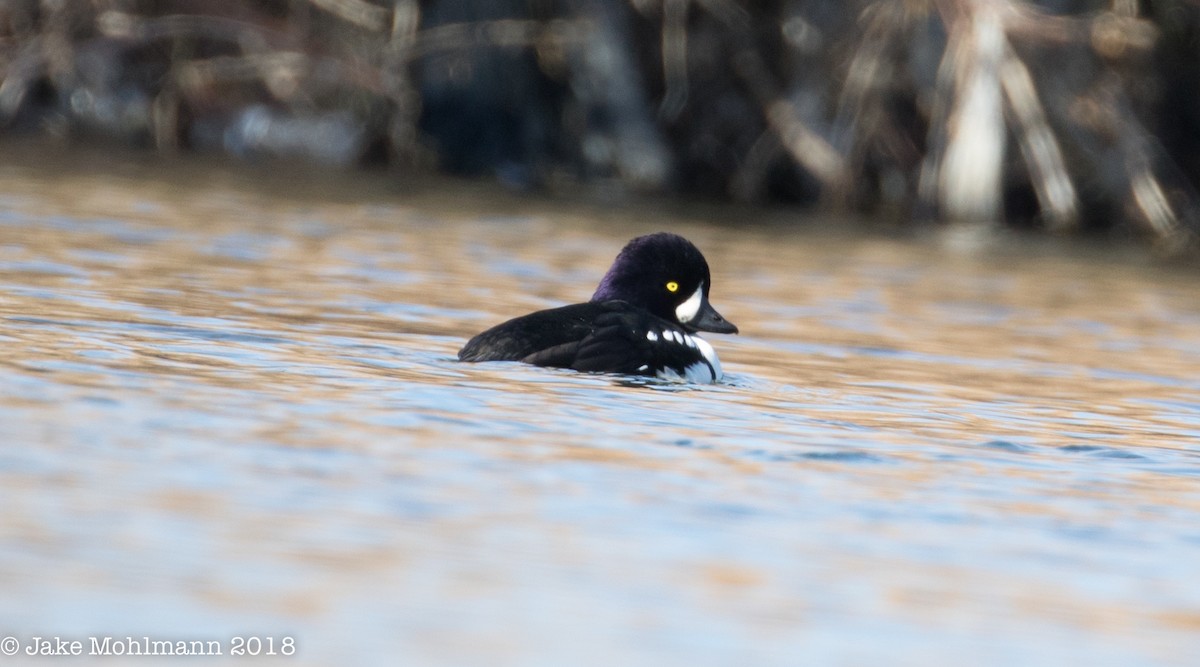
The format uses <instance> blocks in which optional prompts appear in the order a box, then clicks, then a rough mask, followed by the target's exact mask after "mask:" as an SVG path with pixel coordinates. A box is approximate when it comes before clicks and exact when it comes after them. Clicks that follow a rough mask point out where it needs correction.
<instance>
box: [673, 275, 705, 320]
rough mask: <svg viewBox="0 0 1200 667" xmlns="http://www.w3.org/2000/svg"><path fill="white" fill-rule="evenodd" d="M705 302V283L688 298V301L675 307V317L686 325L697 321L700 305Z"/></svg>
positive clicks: (698, 286)
mask: <svg viewBox="0 0 1200 667" xmlns="http://www.w3.org/2000/svg"><path fill="white" fill-rule="evenodd" d="M702 301H704V283H700V284H699V285H697V286H696V291H695V292H692V295H691V296H689V297H688V298H687V301H684V302H683V303H681V304H679V305H678V306H676V307H675V317H676V318H677V319H678V320H679V321H680V322H683V323H684V324H687V323H688V322H691V321H692V320H694V319H696V315H698V314H700V303H701V302H702Z"/></svg>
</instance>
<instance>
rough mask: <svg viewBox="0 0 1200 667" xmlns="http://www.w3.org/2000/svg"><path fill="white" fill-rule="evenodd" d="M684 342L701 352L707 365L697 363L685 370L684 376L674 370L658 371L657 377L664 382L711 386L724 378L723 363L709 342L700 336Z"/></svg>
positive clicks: (685, 338) (665, 333) (700, 362)
mask: <svg viewBox="0 0 1200 667" xmlns="http://www.w3.org/2000/svg"><path fill="white" fill-rule="evenodd" d="M666 335H667V332H663V336H664V337H666ZM684 340H685V341H686V342H687V344H688V345H689V346H690V347H693V348H695V349H697V350H699V352H700V354H701V355H702V356H703V357H704V359H705V360H706V361H707V363H705V362H704V361H697V362H696V363H694V364H692V365H690V366H688V367H687V368H685V369H683V373H682V374H681V373H678V372H676V371H675V370H674V369H672V368H664V369H662V370H660V371H658V373H657V375H658V377H659V378H661V379H663V380H683V381H686V382H694V383H696V384H709V383H712V382H717V381H719V380H720V379H721V378H722V377H724V373H723V372H722V371H721V361H720V360H719V359H717V352H716V350H714V349H713V347H712V345H709V344H708V341H706V340H704V339H703V338H700V337H698V336H685V337H684ZM710 367H711V368H710Z"/></svg>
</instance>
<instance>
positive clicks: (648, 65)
mask: <svg viewBox="0 0 1200 667" xmlns="http://www.w3.org/2000/svg"><path fill="white" fill-rule="evenodd" d="M1198 36H1200V5H1198V4H1197V3H1195V2H1193V1H1183V0H1168V1H1162V2H1159V1H1153V2H1152V1H1146V2H1137V1H1136V0H1106V1H1099V0H1092V1H1089V0H1074V1H1072V0H1044V1H1040V2H1020V1H1017V0H878V1H871V0H764V1H761V2H749V1H746V0H420V1H418V0H0V62H2V63H3V69H2V70H0V71H2V72H3V81H2V83H0V123H2V125H0V127H3V131H4V133H5V134H6V135H9V136H15V135H37V136H48V137H53V138H56V139H58V140H60V141H65V142H74V141H80V140H87V141H97V140H99V141H108V142H120V143H124V144H131V145H135V146H141V147H146V148H147V149H154V150H158V151H205V152H221V153H225V154H229V155H233V156H238V157H244V158H260V157H262V158H283V159H297V158H300V159H306V160H310V161H315V162H318V163H324V164H329V165H336V166H345V167H359V166H368V165H398V166H401V167H402V168H404V169H416V170H442V171H446V172H451V173H456V174H465V175H472V176H482V177H486V178H492V179H496V180H498V181H500V182H502V183H504V184H505V185H507V186H509V187H512V188H516V189H542V188H548V189H554V188H562V187H565V186H574V185H578V184H583V185H585V186H588V187H600V188H602V189H604V191H606V192H608V191H631V192H652V193H666V194H668V195H681V196H688V197H693V198H694V197H696V196H700V197H704V198H711V199H713V200H734V201H744V202H782V203H789V204H796V205H801V206H806V207H821V208H823V209H825V210H833V211H840V212H847V213H855V214H863V215H868V216H875V217H880V218H886V219H889V220H894V221H900V222H903V223H910V222H923V221H935V220H953V221H980V222H985V223H992V222H997V221H999V222H1002V223H1003V224H1006V225H1010V226H1014V227H1019V228H1033V229H1045V230H1048V231H1053V232H1058V233H1074V234H1079V235H1081V236H1082V235H1085V234H1087V235H1097V234H1099V235H1117V236H1120V237H1122V238H1141V239H1145V240H1147V241H1149V242H1152V243H1154V244H1156V245H1157V246H1158V247H1160V248H1162V249H1164V250H1166V251H1168V252H1184V251H1187V250H1188V249H1194V248H1195V245H1196V244H1195V241H1194V239H1195V238H1196V236H1197V233H1198V232H1200V222H1198V216H1197V209H1196V206H1197V201H1198V200H1197V197H1196V194H1195V186H1196V183H1197V179H1198V178H1200V152H1198V151H1197V146H1196V144H1197V142H1198V141H1200V81H1198V79H1200V62H1198V61H1200V39H1198ZM832 219H836V216H835V217H834V218H832Z"/></svg>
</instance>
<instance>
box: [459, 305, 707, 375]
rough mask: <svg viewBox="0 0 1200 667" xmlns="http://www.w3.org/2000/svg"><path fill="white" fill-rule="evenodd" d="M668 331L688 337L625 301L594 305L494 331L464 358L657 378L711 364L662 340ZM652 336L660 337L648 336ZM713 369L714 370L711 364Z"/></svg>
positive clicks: (529, 317) (542, 314) (466, 349)
mask: <svg viewBox="0 0 1200 667" xmlns="http://www.w3.org/2000/svg"><path fill="white" fill-rule="evenodd" d="M665 331H673V332H676V333H677V334H678V336H679V337H680V338H679V339H680V340H683V339H685V337H686V332H685V331H684V330H683V329H682V328H680V327H679V326H677V325H675V324H672V323H670V322H668V321H666V320H664V319H662V318H660V317H657V316H655V315H653V314H651V313H649V312H647V311H646V310H644V309H641V308H636V307H634V306H632V305H630V304H629V303H627V302H625V301H617V300H614V301H599V302H597V301H591V302H588V303H580V304H575V305H572V306H563V307H562V308H552V309H550V310H542V311H538V312H536V313H531V314H529V315H524V316H522V317H518V318H515V319H512V320H509V321H507V322H505V323H503V324H500V325H497V326H495V327H492V328H491V329H488V330H487V331H484V332H483V333H481V334H479V335H478V336H475V337H474V338H472V339H471V340H470V341H468V342H467V344H466V345H465V346H464V347H463V349H462V350H461V351H459V353H458V358H459V359H460V360H462V361H523V362H525V363H527V364H535V365H537V366H552V367H555V368H571V369H574V370H577V371H585V372H603V373H624V374H630V375H654V374H655V373H656V372H658V371H660V370H662V369H664V368H670V369H674V370H676V371H677V372H682V369H686V368H687V367H689V366H691V365H693V364H697V363H701V364H704V363H708V362H706V361H705V360H704V356H703V355H702V354H701V353H700V352H699V351H698V350H697V349H696V348H695V347H689V346H688V345H687V344H682V343H680V344H668V343H665V342H662V341H665V340H666V339H665V337H664V336H663V335H662V334H663V332H665ZM650 332H654V334H653V336H651V337H648V336H647V334H648V333H650ZM656 343H658V344H656ZM708 368H709V370H710V371H712V366H711V364H709V366H708ZM712 372H713V373H714V375H715V371H712Z"/></svg>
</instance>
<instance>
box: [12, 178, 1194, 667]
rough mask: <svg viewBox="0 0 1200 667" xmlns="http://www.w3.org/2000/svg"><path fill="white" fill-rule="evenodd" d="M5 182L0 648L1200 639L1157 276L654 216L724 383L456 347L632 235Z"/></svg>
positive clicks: (1189, 387) (914, 655)
mask: <svg viewBox="0 0 1200 667" xmlns="http://www.w3.org/2000/svg"><path fill="white" fill-rule="evenodd" d="M23 174H24V172H20V173H15V174H14V173H9V174H8V180H7V181H5V182H6V183H7V184H8V185H7V187H8V188H9V190H10V192H7V193H5V192H0V197H3V199H4V201H6V202H8V206H9V210H8V211H7V212H6V213H5V214H4V215H3V216H0V222H2V223H3V226H4V229H5V235H6V238H5V240H4V241H3V244H2V247H0V284H2V285H3V289H2V290H0V294H2V295H3V296H2V297H0V320H2V322H3V326H2V327H0V337H2V338H3V346H2V351H0V359H3V365H4V375H3V379H0V442H2V443H3V445H2V446H0V503H2V504H3V507H4V508H5V512H4V514H3V517H2V518H0V590H3V591H4V595H3V596H0V637H6V636H11V637H14V638H15V639H16V640H17V641H18V643H19V644H20V645H21V646H28V645H29V643H30V642H31V640H32V638H33V637H35V636H61V637H66V638H72V639H80V640H83V641H84V643H85V647H86V644H87V640H88V639H89V638H90V637H105V636H112V637H118V638H125V637H126V636H132V637H135V638H140V637H143V636H149V637H151V638H153V639H170V640H180V639H182V640H192V639H198V640H214V639H215V640H220V641H222V642H223V646H224V647H225V648H226V650H227V649H228V648H229V646H230V642H231V641H232V638H233V637H247V636H255V637H260V638H262V639H264V640H266V639H268V638H271V639H273V640H274V641H276V642H279V641H281V639H282V638H285V637H291V638H293V639H294V641H295V645H296V647H297V653H296V655H295V656H291V657H289V658H286V660H287V661H288V662H289V663H302V664H331V663H332V664H361V663H376V664H414V665H415V664H419V665H547V666H550V665H564V664H572V665H665V664H688V665H714V666H715V665H730V664H753V665H796V664H813V665H860V664H888V665H926V664H975V665H1011V664H1022V665H1062V664H1088V665H1122V666H1123V665H1189V664H1193V663H1194V660H1195V656H1196V655H1200V583H1198V582H1197V577H1196V576H1195V572H1196V565H1195V564H1196V563H1198V562H1200V520H1198V519H1197V517H1198V516H1200V437H1198V436H1200V380H1198V379H1197V378H1200V330H1198V329H1197V328H1196V326H1195V325H1196V323H1197V322H1198V321H1200V307H1197V306H1196V305H1195V301H1194V299H1193V298H1192V294H1194V291H1193V290H1192V286H1193V285H1194V282H1195V281H1194V276H1193V275H1189V274H1187V273H1186V271H1179V272H1173V271H1163V270H1157V269H1151V268H1149V267H1146V266H1141V265H1138V264H1136V263H1130V262H1129V261H1128V260H1124V259H1116V258H1114V259H1111V260H1109V261H1108V262H1107V263H1106V261H1105V260H1103V259H1101V260H1096V259H1095V258H1081V257H1072V256H1070V255H1065V256H1063V257H1052V258H1046V257H1045V256H1036V257H1032V258H1025V257H1023V254H1022V252H1020V249H1019V248H1018V249H1017V250H1010V251H1009V252H1008V254H1007V255H1004V256H1002V257H1000V258H989V257H978V256H968V257H963V256H961V255H954V254H946V253H944V252H941V251H939V250H937V249H936V248H931V247H930V246H928V245H926V244H919V243H907V242H901V241H888V240H883V239H878V238H871V237H865V238H862V237H853V238H851V237H847V238H823V237H815V236H813V235H811V234H810V235H808V236H805V235H803V234H797V236H796V237H795V238H794V239H791V238H789V239H784V240H783V241H781V240H780V239H779V238H778V237H776V236H775V235H774V233H772V232H764V231H761V230H760V231H757V232H744V233H738V232H736V231H731V230H729V229H726V228H722V227H720V226H717V225H713V224H708V223H705V222H704V221H702V220H694V219H680V218H678V217H672V216H670V215H667V214H659V215H658V217H651V218H650V219H649V220H647V221H646V222H645V223H644V230H645V231H648V230H651V229H655V228H660V227H665V228H671V229H676V230H677V231H681V232H683V233H685V234H687V235H688V236H690V237H692V238H693V239H694V240H696V241H697V243H698V244H699V245H700V246H701V247H702V248H703V249H705V250H706V253H707V254H708V255H709V260H710V263H711V264H713V267H714V292H713V298H714V302H715V303H716V305H717V307H718V308H719V309H721V311H722V312H723V313H724V314H725V315H727V316H728V317H730V319H732V320H733V321H735V322H736V323H737V324H738V325H739V326H740V327H741V329H742V332H743V334H742V335H741V336H738V337H712V338H711V339H710V340H711V341H712V343H713V345H714V346H715V347H716V348H717V350H718V352H719V353H720V354H721V356H722V360H723V362H724V365H725V367H726V370H727V373H728V377H727V380H726V381H725V382H724V383H723V384H721V385H717V386H711V387H695V386H684V385H677V384H663V383H656V382H643V381H630V380H627V379H621V378H613V377H607V376H593V375H580V374H575V373H570V372H564V371H551V370H544V369H535V368H529V367H524V366H520V365H514V364H477V365H464V364H460V363H458V362H457V361H456V360H455V359H454V354H455V352H456V350H457V349H458V347H459V346H460V345H461V344H462V343H463V342H464V341H465V339H466V338H467V337H468V336H470V335H471V334H472V333H474V332H477V331H478V330H480V329H482V328H484V327H486V326H489V325H490V324H494V323H495V322H497V321H500V320H502V319H505V318H507V317H511V316H513V315H515V314H520V313H521V312H526V311H528V310H531V309H533V308H536V307H544V306H546V305H553V304H556V303H563V302H566V301H569V300H572V299H579V298H586V296H587V295H588V294H590V291H591V288H592V287H593V285H592V284H590V283H591V282H594V280H595V278H596V277H598V276H599V274H600V273H601V272H602V271H603V268H604V267H605V265H606V264H607V262H608V261H610V260H611V257H612V255H613V254H614V253H615V251H616V250H617V249H619V247H620V245H621V244H622V243H623V242H624V240H626V238H628V236H631V235H633V234H634V233H638V232H639V231H643V227H641V226H628V225H624V226H622V225H616V224H612V223H611V222H609V221H607V220H606V219H599V220H593V219H590V218H588V217H587V216H588V215H590V214H589V213H587V212H582V213H580V212H574V213H572V216H574V217H571V218H570V219H568V220H566V221H556V220H554V219H553V218H555V217H556V216H558V215H559V213H558V212H554V211H552V212H545V211H542V210H540V209H538V206H539V204H538V203H537V202H530V203H528V207H529V209H530V210H528V211H524V212H518V213H514V214H512V215H507V214H506V215H502V216H497V215H489V214H485V213H483V212H478V211H472V210H470V209H469V208H468V209H466V210H464V209H463V208H461V207H460V204H461V202H460V201H459V197H458V196H457V195H456V193H455V192H454V190H453V188H454V187H462V186H461V185H458V186H455V185H453V184H452V185H451V186H447V187H449V188H450V189H449V191H447V192H444V193H443V194H440V195H428V196H427V197H426V198H424V199H422V200H421V201H420V202H418V203H413V202H412V201H410V200H407V199H404V198H398V197H396V196H395V195H391V194H388V193H387V192H386V191H382V190H381V191H379V192H377V193H375V195H374V199H373V200H371V201H368V202H366V203H363V202H358V201H350V202H338V201H330V202H323V201H320V200H318V201H307V200H306V201H302V202H296V201H293V200H292V199H290V198H288V197H284V196H281V195H279V194H276V193H273V192H271V191H263V192H256V191H248V192H247V191H235V192H225V191H224V190H222V188H223V187H228V186H223V185H221V182H220V181H219V182H217V183H212V182H204V181H203V180H201V182H199V183H193V182H188V183H186V184H174V185H172V187H174V188H176V189H177V190H178V192H176V191H175V190H171V189H170V188H166V186H162V188H163V190H162V191H163V192H174V193H175V194H172V195H171V196H166V195H165V194H161V193H160V194H156V193H158V192H160V191H159V190H152V191H151V192H150V193H149V194H147V192H146V191H144V190H141V189H134V188H131V186H130V184H129V183H128V182H126V181H122V180H119V179H118V180H105V179H102V178H101V179H94V178H89V179H76V180H71V179H66V181H65V182H64V183H62V184H61V185H60V184H52V183H47V182H46V181H45V179H41V178H38V177H36V175H35V176H32V177H30V176H27V175H23ZM162 178H168V177H166V176H163V177H162ZM168 185H170V183H169V182H168ZM58 187H61V188H63V191H64V192H70V193H72V194H71V195H70V197H67V196H65V195H62V196H59V195H56V194H55V193H56V192H57V190H56V189H55V188H58ZM189 188H197V189H199V190H203V202H204V204H203V206H200V205H197V204H196V203H195V202H196V200H195V199H189V197H191V196H192V195H190V194H189V193H190V192H192V190H190V189H189ZM195 196H196V197H199V195H198V194H197V195H195ZM439 197H440V199H439ZM77 201H87V202H91V203H90V204H89V206H90V207H92V208H95V209H96V210H91V209H90V208H87V207H83V209H81V207H80V206H79V205H77V204H76V203H75V202H77ZM222 201H224V202H226V203H225V204H222V203H221V202H222ZM223 207H224V208H223ZM558 225H562V226H561V227H560V226H558ZM610 227H614V228H610ZM314 230H318V231H319V233H318V232H314ZM485 260H486V261H485ZM1097 294H1098V295H1101V296H1096V295H1097ZM260 659H261V658H260ZM279 660H280V661H283V660H284V658H282V657H280V658H279ZM25 661H26V662H28V663H29V664H34V663H35V662H38V660H37V659H34V658H26V660H25Z"/></svg>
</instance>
